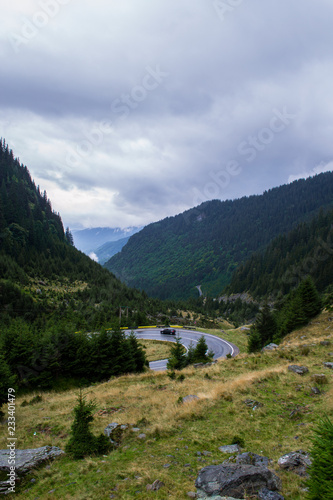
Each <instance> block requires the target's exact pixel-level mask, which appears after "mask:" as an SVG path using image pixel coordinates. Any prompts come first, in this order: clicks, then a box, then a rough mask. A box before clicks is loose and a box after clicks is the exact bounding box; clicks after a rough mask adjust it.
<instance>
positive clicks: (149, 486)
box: [147, 479, 164, 491]
mask: <svg viewBox="0 0 333 500" xmlns="http://www.w3.org/2000/svg"><path fill="white" fill-rule="evenodd" d="M163 486H164V483H162V481H159V479H156V481H154V482H153V484H147V491H158V490H160V489H161V488H163Z"/></svg>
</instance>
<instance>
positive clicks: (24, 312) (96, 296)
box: [0, 140, 156, 331]
mask: <svg viewBox="0 0 333 500" xmlns="http://www.w3.org/2000/svg"><path fill="white" fill-rule="evenodd" d="M120 305H122V306H127V307H128V308H129V309H128V311H129V318H128V321H133V322H138V323H139V322H141V321H143V322H144V321H145V320H146V318H145V312H146V310H147V309H149V310H152V309H153V308H154V304H152V303H151V302H149V301H148V299H147V296H146V295H145V294H142V293H141V292H139V291H137V290H132V289H129V288H128V287H127V286H126V285H124V284H122V283H121V282H120V281H119V280H118V279H117V278H116V277H115V276H114V275H113V274H112V273H110V272H109V271H107V270H106V269H104V268H102V267H101V266H100V265H99V264H97V263H95V262H93V261H92V260H91V259H90V258H89V257H87V256H86V255H84V254H83V253H82V252H80V251H79V250H77V249H76V248H75V247H74V246H73V240H72V235H71V233H70V231H69V230H68V229H67V230H66V232H65V231H64V228H63V224H62V220H61V217H60V215H59V214H57V213H55V212H54V211H53V210H52V207H51V203H50V201H49V200H48V198H47V194H46V192H44V193H43V194H42V193H40V190H39V187H36V185H35V183H34V182H33V180H32V179H31V176H30V174H29V171H28V169H27V167H25V166H23V165H21V164H20V161H19V160H18V159H15V158H14V155H13V152H12V151H11V150H10V149H9V148H8V145H6V143H5V141H2V140H1V141H0V325H1V324H9V323H10V322H12V321H13V320H17V319H18V318H21V319H22V321H25V322H28V323H29V324H34V323H36V322H37V323H38V328H41V327H42V326H43V327H44V328H45V327H46V325H48V326H50V325H52V324H54V323H59V322H62V323H63V324H66V325H67V326H68V327H69V328H72V329H73V330H74V331H75V329H91V328H95V327H100V326H101V325H103V324H110V323H111V324H112V323H113V322H114V321H116V320H118V317H119V306H120ZM155 306H156V305H155Z"/></svg>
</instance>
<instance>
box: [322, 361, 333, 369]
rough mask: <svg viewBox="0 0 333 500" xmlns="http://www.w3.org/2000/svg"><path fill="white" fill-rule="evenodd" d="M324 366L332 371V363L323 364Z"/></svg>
mask: <svg viewBox="0 0 333 500" xmlns="http://www.w3.org/2000/svg"><path fill="white" fill-rule="evenodd" d="M324 366H326V368H330V369H331V370H333V363H331V362H330V361H329V362H327V363H324Z"/></svg>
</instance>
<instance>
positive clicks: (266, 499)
mask: <svg viewBox="0 0 333 500" xmlns="http://www.w3.org/2000/svg"><path fill="white" fill-rule="evenodd" d="M258 499H259V500H284V497H283V496H282V495H280V493H278V492H277V491H270V490H268V489H267V488H261V490H259V493H258Z"/></svg>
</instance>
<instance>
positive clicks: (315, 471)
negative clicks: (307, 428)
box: [307, 416, 333, 500]
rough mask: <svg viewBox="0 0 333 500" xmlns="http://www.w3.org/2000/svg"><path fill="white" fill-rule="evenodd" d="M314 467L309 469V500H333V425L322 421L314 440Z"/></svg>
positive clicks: (327, 419) (326, 419)
mask: <svg viewBox="0 0 333 500" xmlns="http://www.w3.org/2000/svg"><path fill="white" fill-rule="evenodd" d="M310 454H311V458H312V465H311V466H310V469H309V479H308V481H307V486H308V488H309V492H308V496H307V498H308V500H332V499H333V423H332V422H331V420H330V419H329V418H328V417H327V416H326V417H324V418H323V419H321V420H320V422H319V424H318V426H317V428H316V429H315V435H314V437H313V439H312V449H311V452H310Z"/></svg>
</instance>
